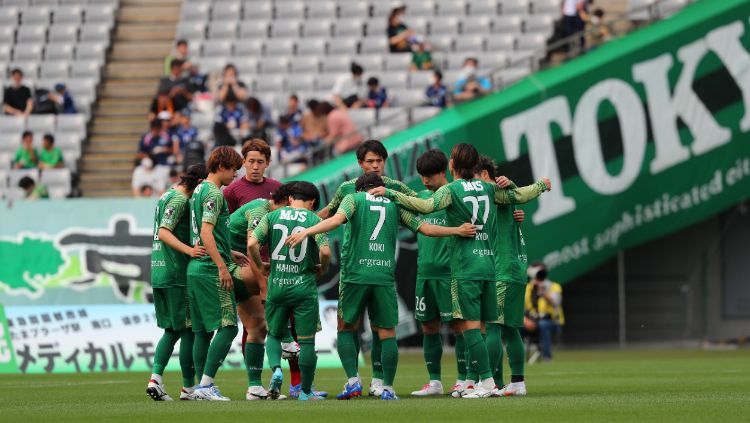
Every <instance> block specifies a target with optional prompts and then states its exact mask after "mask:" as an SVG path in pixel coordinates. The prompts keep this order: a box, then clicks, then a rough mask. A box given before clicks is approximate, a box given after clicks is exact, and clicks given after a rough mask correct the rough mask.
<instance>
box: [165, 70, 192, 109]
mask: <svg viewBox="0 0 750 423" xmlns="http://www.w3.org/2000/svg"><path fill="white" fill-rule="evenodd" d="M183 64H184V63H183V61H182V60H180V59H172V63H171V66H170V70H169V75H167V76H164V77H162V78H161V80H159V87H158V89H157V91H158V92H159V93H163V92H166V93H168V95H169V98H170V99H171V100H172V105H173V108H174V110H182V109H184V108H185V107H187V106H188V105H189V104H190V102H191V101H192V100H193V94H192V93H191V92H190V91H188V90H187V88H186V84H185V80H184V79H183V78H182V66H183Z"/></svg>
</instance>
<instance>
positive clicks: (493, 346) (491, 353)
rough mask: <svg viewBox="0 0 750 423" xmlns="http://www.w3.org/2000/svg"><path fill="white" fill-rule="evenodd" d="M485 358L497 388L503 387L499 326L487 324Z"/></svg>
mask: <svg viewBox="0 0 750 423" xmlns="http://www.w3.org/2000/svg"><path fill="white" fill-rule="evenodd" d="M487 356H488V357H489V358H490V370H491V371H492V373H493V375H494V376H493V378H494V379H495V382H496V383H497V385H498V386H503V343H502V341H501V339H500V325H499V324H496V323H487Z"/></svg>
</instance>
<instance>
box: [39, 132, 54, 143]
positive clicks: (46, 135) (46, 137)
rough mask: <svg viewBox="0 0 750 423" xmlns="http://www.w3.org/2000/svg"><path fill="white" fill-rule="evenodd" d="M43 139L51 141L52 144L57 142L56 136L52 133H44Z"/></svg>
mask: <svg viewBox="0 0 750 423" xmlns="http://www.w3.org/2000/svg"><path fill="white" fill-rule="evenodd" d="M42 140H44V141H49V143H50V144H54V143H55V137H54V135H52V134H44V136H43V137H42Z"/></svg>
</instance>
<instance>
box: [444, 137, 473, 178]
mask: <svg viewBox="0 0 750 423" xmlns="http://www.w3.org/2000/svg"><path fill="white" fill-rule="evenodd" d="M451 160H453V169H454V170H455V171H456V173H458V175H459V176H460V177H461V179H473V178H474V169H475V168H476V167H477V163H479V152H478V151H477V149H476V148H475V147H474V146H473V145H471V144H466V143H460V144H456V145H454V146H453V150H452V151H451Z"/></svg>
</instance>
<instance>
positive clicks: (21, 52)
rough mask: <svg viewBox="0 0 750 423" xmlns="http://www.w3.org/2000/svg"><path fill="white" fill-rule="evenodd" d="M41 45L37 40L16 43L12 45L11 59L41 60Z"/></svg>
mask: <svg viewBox="0 0 750 423" xmlns="http://www.w3.org/2000/svg"><path fill="white" fill-rule="evenodd" d="M43 46H44V44H43V43H37V42H26V43H18V44H16V45H15V46H14V47H13V60H16V61H19V62H23V61H33V62H38V61H40V60H42V51H43V48H44V47H43Z"/></svg>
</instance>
